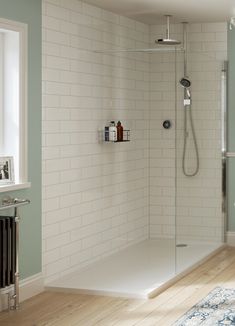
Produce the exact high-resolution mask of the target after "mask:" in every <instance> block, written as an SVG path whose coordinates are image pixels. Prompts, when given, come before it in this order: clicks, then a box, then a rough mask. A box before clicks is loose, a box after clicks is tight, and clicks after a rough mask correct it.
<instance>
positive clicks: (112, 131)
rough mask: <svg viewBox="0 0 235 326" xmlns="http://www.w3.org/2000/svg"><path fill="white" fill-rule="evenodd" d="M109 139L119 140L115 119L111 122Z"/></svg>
mask: <svg viewBox="0 0 235 326" xmlns="http://www.w3.org/2000/svg"><path fill="white" fill-rule="evenodd" d="M109 141H117V128H116V126H115V121H111V122H110V126H109Z"/></svg>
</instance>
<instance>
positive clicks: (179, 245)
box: [176, 243, 188, 248]
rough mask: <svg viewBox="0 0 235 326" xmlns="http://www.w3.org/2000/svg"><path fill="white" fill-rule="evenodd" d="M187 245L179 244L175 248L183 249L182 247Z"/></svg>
mask: <svg viewBox="0 0 235 326" xmlns="http://www.w3.org/2000/svg"><path fill="white" fill-rule="evenodd" d="M187 246H188V245H187V244H186V243H179V244H177V245H176V247H177V248H183V247H187Z"/></svg>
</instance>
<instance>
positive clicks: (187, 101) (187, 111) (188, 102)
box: [155, 15, 199, 177]
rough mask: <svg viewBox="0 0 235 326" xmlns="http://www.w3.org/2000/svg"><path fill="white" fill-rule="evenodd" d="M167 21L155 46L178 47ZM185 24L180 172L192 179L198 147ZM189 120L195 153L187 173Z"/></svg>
mask: <svg viewBox="0 0 235 326" xmlns="http://www.w3.org/2000/svg"><path fill="white" fill-rule="evenodd" d="M165 17H166V19H167V27H166V38H161V39H158V40H156V41H155V43H156V44H159V45H172V46H175V49H176V46H177V45H180V44H181V42H180V41H178V40H175V39H172V38H171V37H170V17H172V16H171V15H165ZM186 26H187V23H183V34H184V42H183V43H184V44H183V45H184V49H183V50H184V77H183V78H181V79H180V81H179V82H180V85H181V86H182V87H183V88H184V146H183V156H182V170H183V173H184V175H185V176H186V177H193V176H195V175H196V174H197V173H198V171H199V152H198V145H197V139H196V133H195V128H194V123H193V117H192V98H191V91H190V87H191V81H190V79H189V78H188V77H187V66H188V63H187V30H186ZM188 120H189V124H190V126H191V130H192V137H193V144H194V148H195V153H196V167H195V170H194V171H193V172H191V173H190V172H188V171H187V169H186V153H187V143H188V136H189V130H188V124H187V121H188Z"/></svg>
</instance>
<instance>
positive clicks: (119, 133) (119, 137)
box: [117, 121, 123, 141]
mask: <svg viewBox="0 0 235 326" xmlns="http://www.w3.org/2000/svg"><path fill="white" fill-rule="evenodd" d="M117 141H123V126H122V124H121V121H118V123H117Z"/></svg>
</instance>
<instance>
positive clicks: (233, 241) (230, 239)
mask: <svg viewBox="0 0 235 326" xmlns="http://www.w3.org/2000/svg"><path fill="white" fill-rule="evenodd" d="M226 242H227V244H228V245H229V246H232V247H235V232H231V231H228V232H227V241H226Z"/></svg>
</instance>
